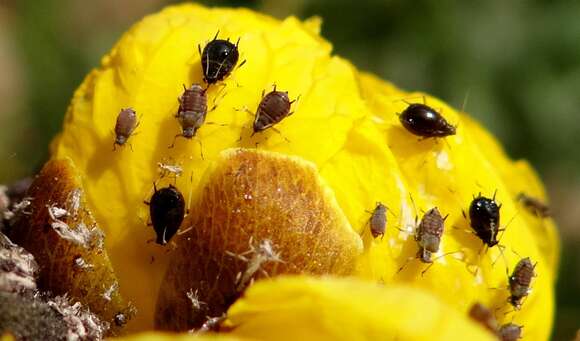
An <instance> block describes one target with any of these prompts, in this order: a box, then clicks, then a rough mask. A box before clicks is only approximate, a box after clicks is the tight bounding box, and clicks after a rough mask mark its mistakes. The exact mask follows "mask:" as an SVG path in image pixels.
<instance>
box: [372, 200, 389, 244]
mask: <svg viewBox="0 0 580 341" xmlns="http://www.w3.org/2000/svg"><path fill="white" fill-rule="evenodd" d="M369 224H370V227H371V234H372V235H373V238H377V237H378V236H381V238H383V236H384V235H385V231H386V228H387V206H385V205H383V204H382V203H380V202H377V206H376V207H375V209H374V211H373V212H372V214H371V217H370V219H369Z"/></svg>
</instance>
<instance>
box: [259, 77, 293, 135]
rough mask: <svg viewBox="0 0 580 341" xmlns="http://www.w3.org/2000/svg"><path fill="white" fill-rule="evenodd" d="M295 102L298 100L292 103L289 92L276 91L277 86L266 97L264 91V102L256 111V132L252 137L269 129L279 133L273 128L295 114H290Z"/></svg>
mask: <svg viewBox="0 0 580 341" xmlns="http://www.w3.org/2000/svg"><path fill="white" fill-rule="evenodd" d="M295 101H296V100H292V101H290V99H289V98H288V92H287V91H276V85H274V89H273V90H272V91H270V92H269V93H268V94H266V95H264V91H262V100H261V101H260V104H259V105H258V109H257V110H256V118H255V120H254V125H253V130H254V132H253V133H252V135H254V134H255V133H258V132H261V131H264V130H266V129H268V128H272V129H274V130H275V131H277V132H278V133H279V131H278V130H277V129H276V128H274V127H273V126H274V124H276V123H279V122H280V121H282V120H283V119H284V118H285V117H288V116H290V115H292V114H293V112H290V106H291V105H292V103H294V102H295Z"/></svg>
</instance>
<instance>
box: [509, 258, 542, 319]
mask: <svg viewBox="0 0 580 341" xmlns="http://www.w3.org/2000/svg"><path fill="white" fill-rule="evenodd" d="M535 267H536V266H535V265H534V264H532V261H531V260H530V258H527V257H526V258H524V259H522V260H520V261H519V262H518V264H516V267H515V268H514V271H513V272H512V275H511V276H510V277H509V288H510V298H509V301H510V303H511V304H512V305H513V306H514V308H515V309H520V307H521V305H522V300H523V298H524V297H526V296H528V294H529V292H530V284H531V283H532V278H534V276H535V272H534V269H535Z"/></svg>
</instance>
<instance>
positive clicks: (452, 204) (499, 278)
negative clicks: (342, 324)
mask: <svg viewBox="0 0 580 341" xmlns="http://www.w3.org/2000/svg"><path fill="white" fill-rule="evenodd" d="M319 24H320V21H319V20H318V19H311V20H309V21H307V22H306V23H301V22H300V21H298V20H297V19H295V18H288V19H286V20H284V21H278V20H275V19H272V18H269V17H266V16H263V15H260V14H256V13H254V12H252V11H249V10H244V9H219V8H216V9H208V8H205V7H202V6H198V5H191V4H185V5H180V6H174V7H169V8H167V9H165V10H163V11H162V12H160V13H158V14H155V15H152V16H149V17H147V18H145V19H144V20H143V21H141V22H140V23H138V24H136V25H135V26H134V27H133V28H131V29H130V30H129V31H128V32H127V33H126V34H125V35H124V36H123V38H121V40H120V41H119V43H118V44H117V45H116V46H115V47H114V48H113V50H112V51H111V53H110V54H108V55H107V56H105V57H104V58H103V63H102V66H101V67H100V68H99V69H97V70H95V71H93V72H92V73H91V74H90V75H89V76H88V77H87V78H86V79H85V81H84V83H83V84H82V85H81V86H80V88H79V90H77V92H76V93H75V95H74V97H73V100H72V103H71V106H70V108H69V110H68V113H67V116H66V120H65V125H64V129H63V132H62V134H61V135H60V136H59V137H58V138H57V139H55V140H54V142H53V145H52V151H53V158H62V157H70V158H71V159H72V160H73V161H74V163H75V164H76V165H77V167H78V168H79V169H80V170H81V171H82V172H83V174H84V178H83V182H84V183H83V184H84V187H85V189H86V193H87V200H88V204H89V206H90V208H91V210H92V211H93V212H94V213H95V218H96V220H97V222H98V223H99V224H100V225H101V226H103V228H104V229H105V230H106V231H105V232H106V235H107V241H106V247H107V250H108V252H109V255H110V258H111V260H112V263H113V266H114V268H115V271H116V273H117V275H118V276H119V281H120V285H121V292H122V293H123V294H124V296H125V297H128V298H130V299H132V300H133V301H134V302H135V305H136V306H137V308H138V310H139V312H138V315H137V318H136V321H135V323H134V324H132V326H131V327H132V328H133V330H141V329H144V328H150V327H151V326H152V321H153V312H154V308H155V301H156V298H157V296H158V292H159V288H160V287H161V284H162V280H163V278H164V274H165V271H166V268H167V264H168V262H169V260H170V259H171V257H172V256H173V255H172V253H167V252H166V250H165V249H164V248H162V247H159V246H158V245H154V244H152V243H147V241H148V240H150V239H153V238H154V232H153V230H152V229H151V228H150V227H147V226H146V221H147V219H148V212H147V211H148V208H147V206H145V205H144V204H143V203H142V202H143V200H147V199H149V197H150V196H151V194H152V188H153V182H154V181H157V182H158V186H162V185H167V184H169V183H173V180H171V179H169V178H165V179H161V180H160V179H159V178H160V177H159V173H158V169H157V164H158V163H159V162H164V163H178V164H180V165H182V167H183V173H184V174H185V176H183V177H181V178H179V179H177V180H176V182H175V184H176V186H177V187H178V188H179V189H180V190H181V192H182V193H184V196H185V197H186V199H189V197H191V198H193V199H192V200H191V201H192V202H196V201H197V200H198V199H199V198H200V197H201V194H202V185H201V183H202V179H203V178H204V177H211V173H207V172H211V170H212V164H213V163H214V162H215V161H216V160H217V159H218V158H219V155H220V153H221V152H222V151H223V150H225V149H228V148H232V147H245V148H248V147H249V148H254V147H255V146H256V143H257V142H258V143H259V145H258V148H259V149H263V150H268V151H273V152H277V153H281V154H285V155H292V156H295V157H296V158H300V159H303V160H305V161H309V162H311V163H312V164H314V165H315V166H316V169H317V171H318V174H319V175H320V176H321V177H322V179H323V180H324V182H325V183H326V184H328V186H329V187H330V188H331V189H332V191H333V192H334V193H333V195H334V196H335V198H336V201H337V202H338V206H339V207H340V209H341V210H342V213H343V214H344V216H346V218H347V220H348V222H349V223H350V227H351V228H352V230H353V231H355V232H358V233H360V234H361V238H362V241H363V243H364V246H365V251H364V253H363V254H362V255H361V256H360V257H359V259H358V262H357V263H358V266H357V271H356V275H358V276H360V277H362V278H366V279H369V280H372V281H380V280H382V281H384V282H387V283H392V282H405V283H410V284H411V285H412V286H416V287H421V288H422V289H423V290H426V291H429V292H431V293H432V294H435V295H436V296H438V297H439V298H440V299H441V300H442V301H444V302H446V304H447V305H448V306H449V307H453V308H454V309H456V311H458V312H460V313H464V312H465V311H467V309H468V307H469V306H470V305H471V304H472V303H473V302H474V301H476V300H477V301H481V302H483V303H485V304H487V305H489V306H491V307H492V308H497V307H501V310H502V311H503V310H509V309H510V308H509V305H508V304H507V302H506V298H507V296H508V295H509V293H508V291H507V290H506V289H505V287H506V285H507V278H506V268H507V269H508V270H509V271H511V269H513V267H514V265H515V263H516V262H517V261H518V260H519V257H518V256H517V255H516V254H515V253H514V252H511V250H514V251H515V252H517V253H518V254H520V255H521V256H523V257H530V258H531V259H532V260H534V261H537V262H538V264H537V266H536V272H537V275H538V276H537V277H536V278H535V279H534V281H533V282H532V288H533V291H532V293H531V294H530V296H529V297H528V299H527V301H526V302H525V304H524V305H523V308H522V310H521V311H520V312H517V313H516V314H515V322H517V323H521V324H523V325H525V326H526V327H525V328H526V335H529V336H530V337H533V338H534V339H545V338H547V336H548V335H549V332H550V328H551V316H552V313H553V304H554V296H553V286H554V280H555V274H556V271H557V269H556V266H557V260H558V241H557V234H556V232H555V227H554V224H553V222H552V221H551V219H543V220H541V219H538V218H535V217H531V216H529V215H526V214H525V213H522V214H518V212H520V211H522V210H523V208H522V206H521V205H520V204H519V203H517V202H516V200H515V194H516V193H517V192H518V191H526V192H529V193H530V194H534V195H537V196H539V197H542V195H543V189H542V186H541V183H540V182H539V181H538V180H537V178H536V177H535V175H534V174H533V172H532V171H530V170H529V169H528V168H527V166H525V165H524V166H522V163H521V162H520V163H514V162H512V161H511V160H509V159H508V158H507V157H506V156H505V154H504V152H503V151H502V149H501V147H499V146H498V145H497V143H495V142H494V139H493V138H492V137H491V136H489V134H487V133H485V131H484V130H483V129H482V128H480V127H479V126H478V125H477V124H476V123H474V122H473V121H472V120H471V119H469V118H468V117H467V116H466V115H465V114H462V113H458V112H457V111H455V110H454V109H453V108H451V107H450V106H448V105H446V104H445V103H443V102H441V101H440V100H438V99H436V98H433V97H431V96H428V95H426V94H422V93H407V92H404V91H401V90H399V89H397V88H396V87H395V86H393V85H392V84H389V83H386V82H383V81H381V80H380V79H377V78H376V77H374V76H372V75H369V74H366V73H359V72H358V71H357V70H356V69H355V68H354V67H353V66H352V65H351V64H350V63H348V62H347V61H345V60H344V59H341V58H339V57H336V56H332V55H331V48H332V47H331V45H330V44H329V43H328V42H326V41H325V40H324V39H322V38H321V37H320V36H319V35H318V33H319ZM218 30H219V31H220V37H223V38H226V37H229V38H230V39H231V40H237V38H238V37H239V38H240V44H239V49H240V52H241V57H240V59H241V60H242V59H244V60H246V61H247V63H246V64H245V65H244V66H243V67H241V68H239V69H236V70H234V72H233V73H232V74H231V76H230V77H229V78H227V79H226V81H225V84H226V86H225V88H224V89H223V91H222V92H220V87H218V86H214V87H211V88H210V89H209V90H208V97H209V102H210V105H209V106H210V107H211V106H212V105H213V103H214V102H215V103H216V104H217V108H216V109H215V110H214V111H212V112H210V113H208V117H207V121H211V122H214V123H219V124H225V126H221V125H216V124H213V125H210V124H206V125H204V126H203V127H202V128H201V129H200V130H199V131H198V133H197V136H196V137H195V139H197V140H198V141H199V142H201V146H202V147H201V148H200V143H197V142H196V141H189V140H185V139H178V140H177V143H176V146H175V148H173V149H168V148H167V147H168V146H169V145H170V144H171V143H172V141H173V138H174V136H175V135H176V134H178V133H180V127H179V124H178V122H177V120H176V119H175V117H174V115H175V113H176V111H177V108H178V101H177V99H176V98H177V97H178V96H179V95H180V94H181V92H182V84H187V85H189V84H191V83H200V82H202V74H201V72H202V70H201V67H200V62H199V54H198V52H197V45H198V44H200V45H201V46H203V45H204V44H205V43H206V42H207V41H208V40H210V39H211V38H213V36H214V35H215V33H216V32H217V31H218ZM272 84H276V85H277V88H278V89H280V90H287V91H288V92H289V95H290V98H292V99H294V98H297V97H298V96H300V99H299V100H298V101H297V102H296V103H295V104H293V110H294V114H293V115H292V116H289V117H287V118H285V119H284V120H283V121H282V122H281V123H280V124H278V125H277V128H278V129H279V130H280V132H281V134H278V133H276V132H274V131H272V130H271V129H270V130H267V131H265V132H263V133H259V134H256V135H255V136H253V137H250V132H251V122H252V120H253V118H252V117H251V116H250V115H248V114H247V113H246V112H245V111H244V110H243V109H244V108H248V109H249V110H250V111H254V110H255V109H256V107H257V105H258V103H259V101H260V96H261V93H262V90H264V89H266V90H269V89H270V87H271V86H272ZM423 100H424V101H425V102H426V103H427V104H428V105H429V106H431V107H433V108H436V109H437V110H440V112H441V113H442V115H443V116H444V117H445V118H446V119H447V120H448V121H449V122H451V123H452V124H457V130H458V133H457V135H456V136H452V137H448V138H445V139H444V140H443V139H439V140H433V139H428V140H423V141H418V138H417V137H416V136H414V135H412V134H410V133H409V132H407V131H406V130H405V129H404V128H403V127H402V126H401V124H400V122H399V120H398V117H397V113H400V112H402V111H403V110H404V109H405V108H406V106H407V104H406V103H405V101H407V102H409V101H411V102H418V103H421V102H422V101H423ZM126 107H133V108H134V109H135V110H136V111H137V113H138V114H142V115H143V116H142V117H141V121H140V122H141V124H140V126H139V128H138V134H136V135H134V136H132V137H131V138H130V139H129V143H131V145H132V149H133V151H132V150H131V149H130V148H121V150H117V151H112V144H113V141H114V137H113V134H112V133H111V130H112V128H113V126H114V122H115V119H116V115H117V114H118V112H119V110H120V109H121V108H126ZM285 139H288V140H289V142H287V141H286V140H285ZM201 149H203V154H204V158H203V159H202V158H201V155H200V154H201ZM190 174H193V176H192V177H191V180H190ZM526 179H527V180H526ZM159 180H160V181H159ZM258 181H268V179H259V180H258ZM496 190H497V200H498V201H499V202H500V203H502V208H501V215H502V221H501V224H502V226H506V225H508V222H509V226H508V227H507V230H506V231H505V234H503V236H502V240H501V243H502V244H504V245H505V246H506V249H505V252H504V253H503V256H504V257H505V261H504V259H502V258H500V259H499V261H497V263H496V264H495V265H493V264H492V263H493V261H494V260H496V259H498V258H499V257H501V255H500V252H499V248H498V247H494V248H492V249H491V250H489V251H487V252H480V250H481V246H482V242H481V241H480V240H479V239H477V238H476V237H475V236H474V235H473V234H472V233H470V232H468V231H467V232H466V231H464V230H469V222H468V220H467V219H465V218H464V217H463V214H462V212H463V211H467V210H468V207H469V204H470V202H471V200H472V197H473V195H476V194H477V193H478V192H482V193H483V194H484V195H486V196H488V197H491V196H492V195H493V193H494V191H496ZM329 195H331V196H332V194H329ZM410 195H412V197H413V199H414V203H415V206H414V205H413V204H412V203H411V200H410ZM377 201H381V202H382V203H384V204H386V205H387V206H388V207H389V208H390V209H391V211H392V213H393V214H390V213H389V215H388V218H389V222H388V227H387V233H386V235H385V237H384V239H372V237H371V236H370V233H369V231H368V224H367V222H368V218H369V213H368V212H367V211H368V210H372V209H373V208H374V206H375V203H376V202H377ZM433 206H437V207H438V208H439V210H440V211H441V212H442V214H443V215H446V214H449V217H448V218H447V220H446V231H445V234H444V236H443V239H442V244H441V249H440V253H439V254H442V253H446V252H454V251H462V254H461V255H462V257H458V255H457V254H456V255H455V257H458V258H461V259H453V258H454V256H448V257H445V258H441V259H437V260H436V262H435V264H434V265H433V266H432V267H431V268H430V270H429V271H428V272H427V273H426V274H425V275H424V276H421V271H422V270H423V269H424V267H425V266H424V265H423V264H420V263H419V262H418V261H417V260H412V261H410V262H408V264H407V266H406V267H405V268H404V269H403V270H402V271H401V272H400V273H397V270H398V269H399V268H400V267H401V266H403V265H404V264H405V263H406V262H407V259H408V258H409V257H412V256H414V255H415V254H416V252H417V245H416V242H415V241H414V240H413V238H412V236H411V235H410V234H409V233H404V232H400V231H399V230H397V229H395V227H399V228H402V229H408V230H409V229H411V226H412V225H414V218H415V215H416V214H420V212H421V211H422V210H423V211H426V210H428V209H430V208H431V207H433ZM272 224H273V226H275V224H276V222H273V223H272ZM184 227H185V226H184ZM200 242H203V243H209V242H208V241H207V240H204V241H200ZM244 242H246V241H244ZM209 245H211V243H209ZM225 256H226V255H224V257H225ZM467 268H470V270H474V269H477V270H478V271H477V273H478V275H477V276H475V277H474V276H472V275H471V273H470V272H469V271H468V269H467ZM490 288H499V289H495V290H493V289H490ZM181 299H185V298H184V297H182V298H181ZM345 314H346V313H345ZM416 314H418V315H420V314H421V313H420V311H417V312H416ZM511 316H512V315H510V314H508V315H505V317H504V320H511ZM406 323H407V322H406ZM408 323H411V322H408Z"/></svg>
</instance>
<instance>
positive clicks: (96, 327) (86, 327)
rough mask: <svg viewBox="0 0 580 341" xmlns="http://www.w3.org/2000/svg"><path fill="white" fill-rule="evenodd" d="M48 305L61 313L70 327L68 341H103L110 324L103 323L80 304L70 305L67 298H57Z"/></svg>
mask: <svg viewBox="0 0 580 341" xmlns="http://www.w3.org/2000/svg"><path fill="white" fill-rule="evenodd" d="M48 305H49V306H50V307H51V308H53V309H54V310H55V311H56V312H57V313H59V314H60V315H61V316H62V318H63V321H64V322H65V323H66V325H67V327H68V331H67V335H66V339H67V341H81V340H83V341H84V340H102V339H103V337H104V336H105V333H106V332H107V330H109V324H108V323H107V322H102V321H101V320H99V318H98V317H97V316H96V315H94V314H93V313H91V312H90V311H89V310H88V309H83V306H82V305H81V303H80V302H76V303H74V304H73V305H71V304H70V302H69V299H68V298H67V297H66V296H57V297H55V298H54V299H53V300H50V301H48Z"/></svg>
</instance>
